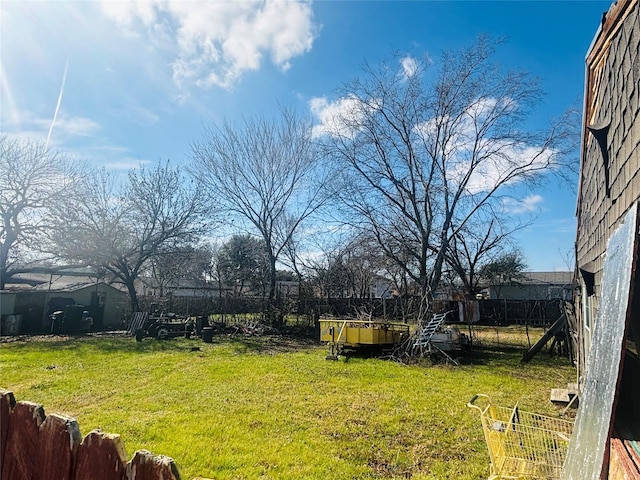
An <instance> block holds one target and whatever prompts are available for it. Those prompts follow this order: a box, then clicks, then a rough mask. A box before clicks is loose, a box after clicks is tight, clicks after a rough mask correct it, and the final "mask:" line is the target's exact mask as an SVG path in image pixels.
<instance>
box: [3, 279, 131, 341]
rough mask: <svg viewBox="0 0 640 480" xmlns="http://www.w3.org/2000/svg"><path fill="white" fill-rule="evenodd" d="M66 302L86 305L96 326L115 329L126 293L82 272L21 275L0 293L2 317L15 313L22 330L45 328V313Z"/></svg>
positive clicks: (124, 309)
mask: <svg viewBox="0 0 640 480" xmlns="http://www.w3.org/2000/svg"><path fill="white" fill-rule="evenodd" d="M69 303H76V304H78V305H84V306H86V307H87V310H88V311H89V313H90V314H91V316H92V317H93V319H94V325H95V328H96V329H102V328H119V327H120V326H122V324H123V320H124V318H125V315H126V312H127V308H128V296H127V294H126V293H125V292H123V291H122V290H120V289H118V288H116V287H114V286H112V285H109V284H108V283H106V282H103V281H100V280H99V279H98V278H97V277H95V276H90V275H87V274H86V273H85V272H57V273H32V274H21V275H18V276H16V277H15V278H13V279H12V280H11V283H8V284H7V285H6V288H5V290H2V291H1V292H0V314H1V315H2V318H6V317H7V316H9V315H14V316H17V317H18V318H19V319H20V324H21V325H20V331H21V332H24V333H39V332H47V331H49V320H48V316H49V314H50V313H52V312H53V311H55V310H58V309H62V308H63V307H64V305H65V304H69Z"/></svg>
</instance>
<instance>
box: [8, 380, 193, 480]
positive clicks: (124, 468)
mask: <svg viewBox="0 0 640 480" xmlns="http://www.w3.org/2000/svg"><path fill="white" fill-rule="evenodd" d="M0 479H1V480H97V479H100V480H180V473H179V472H178V468H177V467H176V464H175V463H174V461H173V460H172V459H171V458H169V457H165V456H162V455H154V454H152V453H151V452H148V451H146V450H138V451H137V452H135V453H134V454H133V458H132V459H131V460H129V461H127V457H126V453H125V448H124V443H123V441H122V439H121V438H120V436H119V435H113V434H109V433H104V432H101V431H99V430H93V431H91V432H89V434H87V436H86V437H84V439H83V438H81V435H80V428H79V427H78V423H77V422H76V421H75V420H74V419H72V418H69V417H65V416H63V415H57V414H50V415H45V414H44V409H43V408H42V405H39V404H37V403H32V402H26V401H19V402H16V400H15V398H14V396H13V393H12V392H10V391H7V390H3V389H0ZM196 480H197V479H196ZM200 480H205V479H200Z"/></svg>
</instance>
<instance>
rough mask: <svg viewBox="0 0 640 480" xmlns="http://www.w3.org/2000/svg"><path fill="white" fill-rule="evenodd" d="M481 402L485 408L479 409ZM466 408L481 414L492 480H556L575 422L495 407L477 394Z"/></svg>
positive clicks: (489, 400)
mask: <svg viewBox="0 0 640 480" xmlns="http://www.w3.org/2000/svg"><path fill="white" fill-rule="evenodd" d="M478 399H482V400H484V401H485V402H486V404H485V405H484V406H479V405H476V401H477V400H478ZM467 407H469V408H472V409H475V410H477V411H478V413H479V414H480V420H481V422H482V430H483V432H484V438H485V441H486V442H487V448H488V450H489V457H490V459H491V469H490V476H489V480H503V479H504V480H523V479H526V480H530V479H536V480H556V479H560V476H561V474H562V466H563V464H564V460H565V458H566V455H567V448H568V446H569V441H570V439H571V434H572V431H573V421H571V420H565V419H561V418H554V417H548V416H545V415H539V414H536V413H530V412H525V411H522V410H520V409H519V408H518V405H517V404H516V406H515V407H513V408H508V407H498V406H495V405H493V403H492V402H491V398H489V396H488V395H483V394H477V395H474V396H473V398H472V399H471V400H470V401H469V402H468V403H467Z"/></svg>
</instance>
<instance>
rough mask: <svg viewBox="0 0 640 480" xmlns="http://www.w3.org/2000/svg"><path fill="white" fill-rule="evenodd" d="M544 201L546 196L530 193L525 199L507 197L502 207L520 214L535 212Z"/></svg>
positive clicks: (503, 200)
mask: <svg viewBox="0 0 640 480" xmlns="http://www.w3.org/2000/svg"><path fill="white" fill-rule="evenodd" d="M542 202H544V198H542V197H541V196H540V195H535V194H534V195H529V196H527V197H525V198H523V199H517V198H513V197H505V198H503V199H502V208H503V209H504V210H506V211H508V212H509V213H512V214H515V215H519V214H522V213H531V212H535V211H536V210H538V209H539V208H540V205H541V204H542Z"/></svg>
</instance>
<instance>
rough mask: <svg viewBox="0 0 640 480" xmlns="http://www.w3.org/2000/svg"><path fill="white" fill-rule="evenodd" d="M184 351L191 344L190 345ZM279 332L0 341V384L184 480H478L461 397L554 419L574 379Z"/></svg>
mask: <svg viewBox="0 0 640 480" xmlns="http://www.w3.org/2000/svg"><path fill="white" fill-rule="evenodd" d="M192 347H199V348H200V350H196V351H192ZM326 352H327V350H326V349H325V348H324V347H319V346H315V345H308V344H307V345H305V344H297V343H296V342H295V341H291V340H289V341H285V340H283V339H280V338H278V337H264V338H255V337H251V338H244V337H231V338H229V337H214V343H213V344H205V343H203V342H201V341H199V340H186V339H176V340H168V341H157V340H151V339H145V340H144V341H143V342H142V343H136V342H135V340H133V339H131V338H92V337H83V338H75V339H68V340H63V341H55V342H54V341H50V340H49V341H47V340H39V341H29V342H11V343H4V344H0V387H3V388H7V389H9V390H12V391H13V392H14V394H15V396H16V399H17V400H31V401H35V402H39V403H42V404H43V405H44V407H45V411H46V412H49V413H53V412H56V413H63V414H66V415H69V416H72V417H74V418H76V419H77V420H78V422H79V424H80V428H81V431H82V433H83V435H84V434H86V433H88V432H89V431H90V430H91V429H94V428H101V429H102V430H104V431H106V432H110V433H119V434H120V435H121V436H122V437H123V439H124V442H125V445H126V447H127V453H128V454H129V456H131V455H132V454H133V452H134V451H135V450H138V449H143V448H144V449H147V450H151V451H152V452H154V453H156V454H163V455H168V456H170V457H172V458H174V460H175V461H176V463H177V464H178V467H179V469H180V472H181V474H182V477H183V479H190V478H193V477H196V476H203V477H208V478H213V479H269V478H273V479H322V480H331V479H335V480H345V479H365V478H411V479H459V480H464V479H481V478H486V477H487V476H488V474H489V466H488V463H489V457H488V454H487V450H486V446H485V443H484V439H483V436H482V429H481V426H480V420H479V418H478V416H477V414H475V412H473V411H470V410H469V409H468V408H467V407H466V402H467V401H468V400H469V398H471V396H472V395H473V394H475V393H478V392H481V393H487V394H490V395H491V396H492V398H493V400H494V402H495V403H496V404H501V405H513V404H514V403H515V402H516V401H518V402H520V405H521V408H522V409H523V410H532V411H536V412H539V413H555V412H556V409H555V408H554V407H553V406H552V405H551V404H550V402H549V389H550V388H552V387H559V386H565V385H566V383H567V382H568V381H573V377H574V370H573V368H571V367H570V366H569V363H568V361H567V360H565V359H558V358H549V357H548V355H545V354H539V355H538V356H537V357H536V358H535V359H534V360H533V361H532V362H531V363H529V364H525V365H520V358H521V355H522V352H499V351H486V350H485V351H481V352H474V353H473V355H471V356H470V358H469V359H468V361H467V362H466V363H467V364H465V365H463V366H460V367H451V366H446V365H436V366H431V365H427V364H425V365H415V366H405V365H400V364H397V363H393V362H390V361H385V360H379V359H374V358H358V357H347V358H343V357H341V359H340V360H339V361H337V362H332V361H327V360H325V354H326Z"/></svg>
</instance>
